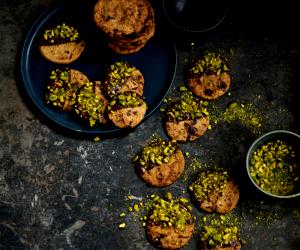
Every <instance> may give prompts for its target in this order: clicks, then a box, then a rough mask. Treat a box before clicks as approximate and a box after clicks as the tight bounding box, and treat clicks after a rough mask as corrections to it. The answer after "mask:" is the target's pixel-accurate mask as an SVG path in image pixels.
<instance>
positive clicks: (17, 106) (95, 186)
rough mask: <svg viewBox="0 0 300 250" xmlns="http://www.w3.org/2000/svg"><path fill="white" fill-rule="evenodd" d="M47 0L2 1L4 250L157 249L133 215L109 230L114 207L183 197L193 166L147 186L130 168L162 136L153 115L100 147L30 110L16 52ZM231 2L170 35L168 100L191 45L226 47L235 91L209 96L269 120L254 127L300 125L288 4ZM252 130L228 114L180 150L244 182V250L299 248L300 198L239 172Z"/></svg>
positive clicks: (0, 202)
mask: <svg viewBox="0 0 300 250" xmlns="http://www.w3.org/2000/svg"><path fill="white" fill-rule="evenodd" d="M52 2H53V1H51V0H30V1H20V0H10V1H8V0H2V1H1V7H2V8H1V10H0V34H1V35H0V55H1V57H0V100H1V105H0V249H36V250H37V249H153V247H152V246H151V245H150V244H149V243H148V241H147V240H146V237H145V233H144V229H143V228H142V226H141V225H140V222H139V221H138V220H137V221H135V220H134V218H133V217H132V216H127V217H126V219H125V221H126V222H128V223H127V224H128V226H127V228H126V229H125V230H122V231H120V230H119V229H118V228H117V226H118V224H119V223H120V222H122V220H120V219H119V218H118V215H119V212H120V211H126V210H127V207H128V205H129V204H130V202H129V201H128V200H127V195H128V194H129V193H131V194H132V195H135V196H137V197H143V198H145V197H146V195H147V194H151V193H154V192H155V193H162V194H163V193H165V192H166V191H171V192H172V193H174V194H177V195H181V196H186V197H188V194H186V193H185V191H186V189H187V185H188V182H189V181H190V177H191V176H192V175H193V174H194V173H192V172H191V171H188V167H187V171H186V177H187V179H188V180H187V181H185V180H184V179H183V178H181V179H180V180H178V181H177V182H176V183H175V184H173V185H171V186H170V187H168V188H162V189H156V188H150V187H148V186H146V185H145V184H144V183H143V182H142V181H141V180H140V179H139V178H138V177H137V176H136V174H135V172H134V168H133V164H132V162H131V159H132V157H133V156H134V155H135V154H136V153H137V152H139V151H140V150H141V148H142V146H143V145H145V144H146V142H147V140H148V139H149V137H150V136H151V135H152V134H154V133H157V134H159V135H161V136H162V137H166V135H165V133H164V130H163V127H162V123H161V116H160V114H159V112H156V113H154V115H153V116H152V117H151V118H149V119H148V120H147V121H145V122H144V123H143V124H141V125H140V126H139V127H138V128H136V129H135V130H134V131H133V132H132V133H130V134H128V135H126V136H123V137H120V138H111V139H106V140H103V141H100V142H97V143H96V142H93V141H90V140H87V139H84V138H78V137H76V136H70V135H65V134H63V133H62V132H61V131H57V130H53V128H52V127H51V126H50V127H49V126H48V125H49V124H48V123H47V122H44V121H43V120H42V119H39V117H38V116H36V114H35V112H32V108H31V106H30V105H28V103H27V101H26V99H24V98H23V95H22V93H20V91H19V86H20V79H19V72H18V64H19V60H20V58H19V57H18V52H19V51H18V50H19V49H20V48H21V46H22V42H23V40H22V39H23V37H24V36H25V35H26V32H27V31H28V28H29V27H30V25H31V24H32V23H33V22H34V20H36V18H37V17H38V16H39V15H40V14H41V12H42V11H43V10H45V9H46V8H47V7H48V6H50V4H51V3H52ZM156 4H157V6H159V2H158V1H156ZM239 7H240V8H238V7H237V8H233V9H232V10H231V12H230V15H229V16H228V18H227V19H226V22H225V23H224V24H222V26H220V27H219V28H217V29H216V30H215V31H213V32H211V33H209V34H200V35H195V34H194V35H187V34H180V35H179V33H177V35H175V38H176V39H177V47H178V69H177V73H176V77H175V81H174V85H173V87H172V89H171V91H170V93H169V96H176V95H178V92H177V91H176V86H178V85H182V84H183V83H184V72H185V70H186V67H187V63H188V62H189V61H190V60H191V59H193V58H194V57H195V56H196V55H197V54H198V53H199V52H201V51H203V50H204V49H221V50H224V51H227V52H228V51H229V50H230V49H231V50H232V51H233V52H234V53H233V54H231V55H230V58H229V59H230V65H231V68H232V86H231V88H230V93H231V95H230V96H228V95H226V96H223V97H221V98H219V99H218V100H216V101H215V102H214V104H215V105H216V106H217V107H218V108H219V109H224V108H225V107H226V106H227V105H228V104H229V103H231V102H233V101H237V102H246V103H247V102H252V103H253V104H254V105H255V106H256V107H258V108H259V110H260V111H261V112H262V114H263V117H264V118H265V119H264V122H263V131H261V133H262V132H266V131H270V130H274V129H287V130H291V131H294V132H296V133H299V132H300V126H299V120H298V115H299V113H298V107H299V98H298V93H299V92H298V91H299V43H298V40H297V38H296V37H297V34H295V33H296V25H295V20H296V16H295V15H294V14H295V12H296V11H295V10H294V9H293V8H292V7H290V8H289V9H288V8H282V9H281V8H280V7H278V8H277V7H276V6H275V7H274V10H273V9H271V11H270V9H269V12H268V15H267V16H266V9H265V10H264V9H262V8H259V9H257V8H255V7H254V6H249V4H248V5H247V4H245V6H239ZM283 16H284V17H285V18H278V17H283ZM168 31H170V29H168ZM166 32H167V31H166ZM170 36H171V33H170ZM179 38H183V39H179ZM192 44H193V45H192ZM258 95H260V98H257V96H258ZM256 136H257V135H255V134H253V133H252V132H251V131H250V130H248V129H247V128H245V127H243V126H241V124H239V123H237V122H235V123H230V124H220V125H216V126H213V129H212V130H210V131H208V132H207V133H206V134H205V135H204V136H203V137H202V138H200V139H199V140H197V141H195V142H192V143H186V144H182V145H180V146H181V148H182V149H183V150H184V151H189V152H190V154H191V156H192V157H198V158H199V159H200V160H201V162H204V163H211V164H216V165H220V166H230V167H231V168H232V169H233V170H234V172H235V175H236V176H237V180H238V182H239V184H240V186H241V200H240V202H239V204H238V207H237V209H236V210H235V211H234V214H235V215H237V216H238V217H240V219H241V226H240V227H241V234H242V238H243V239H244V240H245V241H246V243H245V245H244V246H243V249H278V250H282V249H285V250H288V249H290V250H296V249H299V247H300V206H299V205H300V202H299V199H294V200H292V201H286V200H272V199H269V198H267V197H265V196H262V195H261V194H258V193H257V191H255V190H254V189H253V187H252V186H251V185H250V183H249V181H248V179H247V178H246V173H245V163H244V162H245V155H246V152H247V148H248V147H249V146H250V144H251V143H252V141H253V140H254V139H255V138H256ZM192 157H191V158H188V159H187V163H190V161H191V159H192ZM194 212H195V214H196V215H197V218H198V220H199V221H200V220H201V217H202V216H203V215H204V214H203V213H202V212H200V211H198V210H197V208H196V207H195V209H194ZM255 217H257V218H261V219H260V220H258V219H257V218H255ZM198 240H199V234H195V237H194V239H193V240H192V241H191V242H190V244H189V245H188V246H186V247H185V248H184V249H196V246H197V241H198Z"/></svg>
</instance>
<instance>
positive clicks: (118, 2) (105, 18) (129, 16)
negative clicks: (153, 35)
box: [94, 0, 148, 37]
mask: <svg viewBox="0 0 300 250" xmlns="http://www.w3.org/2000/svg"><path fill="white" fill-rule="evenodd" d="M147 17H148V4H147V1H145V0H99V1H98V2H97V3H96V5H95V7H94V21H95V23H96V25H97V26H98V27H99V28H100V29H101V30H102V31H104V33H106V34H107V35H109V36H110V37H123V36H126V35H127V36H128V35H131V34H135V33H138V32H140V31H141V30H142V28H143V27H144V24H145V21H146V19H147Z"/></svg>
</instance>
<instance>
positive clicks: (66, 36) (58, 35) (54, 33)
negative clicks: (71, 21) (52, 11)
mask: <svg viewBox="0 0 300 250" xmlns="http://www.w3.org/2000/svg"><path fill="white" fill-rule="evenodd" d="M84 48H85V42H84V41H83V39H82V38H81V36H80V35H79V32H78V31H77V29H75V28H74V27H73V26H69V25H67V24H65V23H62V24H59V25H57V26H55V27H51V28H49V29H47V30H45V31H44V33H43V36H42V38H41V41H40V45H39V49H40V52H41V54H42V55H43V56H44V57H45V58H46V59H48V60H49V61H51V62H54V63H60V64H68V63H71V62H73V61H75V60H76V59H78V58H79V56H80V55H81V53H82V52H83V50H84Z"/></svg>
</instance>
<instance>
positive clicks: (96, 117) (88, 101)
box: [75, 82, 108, 127]
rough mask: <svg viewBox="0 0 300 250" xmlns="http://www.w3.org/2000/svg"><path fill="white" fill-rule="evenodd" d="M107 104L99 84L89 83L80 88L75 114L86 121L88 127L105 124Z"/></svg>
mask: <svg viewBox="0 0 300 250" xmlns="http://www.w3.org/2000/svg"><path fill="white" fill-rule="evenodd" d="M107 105H108V102H107V100H106V99H105V97H104V95H103V94H102V92H101V89H100V82H95V83H93V82H89V83H87V84H86V85H85V86H83V87H82V88H80V90H79V92H78V94H77V98H76V104H75V113H76V114H77V115H79V117H80V118H82V119H83V120H86V121H87V122H88V124H89V126H90V127H94V126H97V125H99V124H103V123H106V122H107V118H106V113H105V112H106V109H107Z"/></svg>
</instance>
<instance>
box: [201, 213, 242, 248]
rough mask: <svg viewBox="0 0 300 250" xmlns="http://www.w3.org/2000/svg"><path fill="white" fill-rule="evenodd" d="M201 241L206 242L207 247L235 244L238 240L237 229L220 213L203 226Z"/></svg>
mask: <svg viewBox="0 0 300 250" xmlns="http://www.w3.org/2000/svg"><path fill="white" fill-rule="evenodd" d="M205 222H206V220H205ZM201 241H203V242H205V243H207V244H208V246H209V247H214V246H220V247H229V246H236V245H238V244H239V242H240V235H239V229H238V227H237V226H236V225H235V223H234V222H232V221H230V220H228V218H227V216H226V215H220V217H219V218H215V219H212V220H211V221H210V223H209V224H208V225H205V226H203V228H202V233H201Z"/></svg>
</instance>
